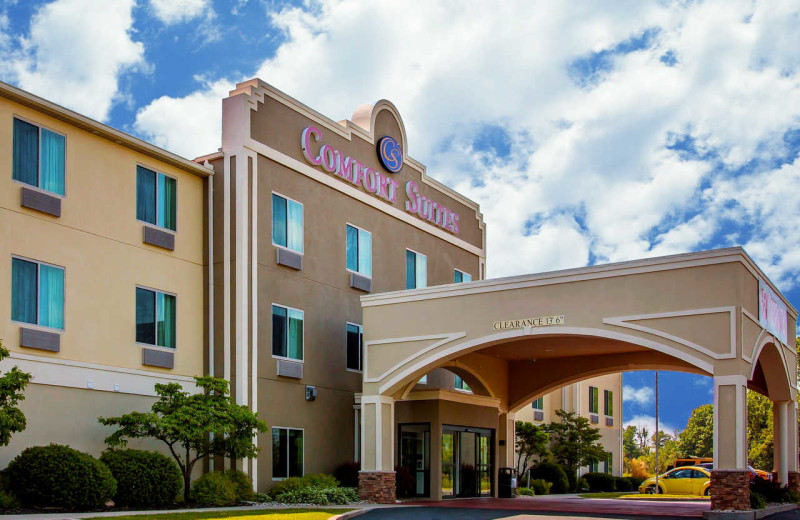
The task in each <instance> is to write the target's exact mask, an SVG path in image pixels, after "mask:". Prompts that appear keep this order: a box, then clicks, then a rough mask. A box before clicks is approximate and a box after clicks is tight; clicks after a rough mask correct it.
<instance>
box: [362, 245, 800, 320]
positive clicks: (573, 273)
mask: <svg viewBox="0 0 800 520" xmlns="http://www.w3.org/2000/svg"><path fill="white" fill-rule="evenodd" d="M726 259H727V260H726ZM703 261H707V263H708V264H711V263H721V262H720V261H728V262H735V261H741V262H742V263H744V264H746V265H747V266H748V267H749V268H750V269H751V270H752V271H753V272H754V274H755V276H756V277H758V278H761V279H762V280H763V281H764V282H765V283H766V284H767V285H769V287H770V288H771V289H772V290H773V291H775V294H777V295H778V297H779V298H781V300H782V301H783V302H784V303H785V304H786V307H787V309H788V310H789V312H790V313H791V314H792V315H794V316H795V318H796V317H797V314H798V313H797V309H796V308H795V307H794V306H793V305H792V304H791V303H790V302H789V300H787V299H786V297H785V296H784V295H783V294H782V293H781V292H780V291H779V290H778V288H777V287H776V286H775V285H774V284H773V283H772V281H771V280H770V279H769V278H768V277H767V276H766V275H765V274H764V272H763V271H762V270H761V268H759V267H758V265H756V263H755V262H754V261H753V259H752V258H750V255H748V254H747V252H746V251H745V250H744V248H742V247H739V246H737V247H729V248H723V249H711V250H708V251H699V252H695V253H680V254H676V255H668V256H659V257H651V258H643V259H638V260H628V261H625V262H614V263H609V264H598V265H592V266H587V267H576V268H571V269H563V270H559V271H547V272H543V273H532V274H525V275H516V276H507V277H503V278H490V279H488V280H477V281H472V282H466V283H453V284H447V285H438V286H434V287H426V288H424V289H410V290H403V291H394V292H386V293H380V294H369V295H364V296H362V297H361V303H362V306H363V307H371V306H378V305H389V304H393V303H400V302H402V301H406V300H408V299H409V298H413V299H432V298H439V297H447V296H455V295H459V296H460V295H465V294H472V293H481V292H486V291H487V290H504V289H511V288H517V287H524V286H525V285H527V284H531V285H534V284H535V285H541V284H551V283H563V282H568V281H571V280H569V279H570V278H574V277H577V276H582V275H596V276H597V277H608V278H610V277H614V276H621V275H625V274H630V273H628V272H627V271H630V270H634V271H635V270H642V269H646V268H648V267H655V266H669V265H670V264H675V266H676V267H680V265H681V264H688V263H698V262H699V264H700V265H702V264H703Z"/></svg>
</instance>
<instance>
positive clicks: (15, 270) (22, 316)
mask: <svg viewBox="0 0 800 520" xmlns="http://www.w3.org/2000/svg"><path fill="white" fill-rule="evenodd" d="M37 271H38V266H37V265H36V264H35V263H33V262H26V261H25V260H20V259H19V258H12V259H11V319H12V320H14V321H19V322H22V323H32V324H34V325H35V324H36V308H37Z"/></svg>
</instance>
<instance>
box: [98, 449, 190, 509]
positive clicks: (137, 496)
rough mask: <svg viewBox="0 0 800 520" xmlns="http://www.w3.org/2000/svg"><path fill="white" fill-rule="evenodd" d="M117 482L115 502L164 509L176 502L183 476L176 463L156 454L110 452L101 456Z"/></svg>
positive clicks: (139, 451)
mask: <svg viewBox="0 0 800 520" xmlns="http://www.w3.org/2000/svg"><path fill="white" fill-rule="evenodd" d="M100 462H102V463H103V464H105V465H106V466H107V467H108V469H109V470H111V474H112V475H114V478H115V479H116V481H117V492H116V493H115V494H114V503H115V504H116V505H118V506H124V507H128V506H130V507H145V508H146V507H161V506H167V505H170V504H172V503H173V502H175V498H176V497H177V496H178V494H179V493H180V491H181V489H182V488H183V476H182V475H181V471H180V469H178V465H177V464H175V461H174V460H173V459H172V458H170V457H167V456H166V455H162V454H161V453H157V452H155V451H142V450H129V449H126V450H107V451H105V452H104V453H103V454H102V455H101V456H100Z"/></svg>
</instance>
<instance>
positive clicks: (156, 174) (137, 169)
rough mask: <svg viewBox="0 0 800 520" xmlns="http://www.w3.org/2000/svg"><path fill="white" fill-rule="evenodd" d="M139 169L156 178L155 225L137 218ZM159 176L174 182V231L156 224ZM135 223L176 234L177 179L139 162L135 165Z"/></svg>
mask: <svg viewBox="0 0 800 520" xmlns="http://www.w3.org/2000/svg"><path fill="white" fill-rule="evenodd" d="M139 168H143V169H145V170H147V171H150V172H153V173H154V174H155V176H156V182H155V194H154V195H155V202H156V207H155V211H156V221H155V223H153V222H148V221H146V220H143V219H141V218H139ZM159 175H161V176H163V177H164V178H165V179H172V180H174V181H175V229H170V228H168V227H166V226H162V225H160V224H158V184H159V183H158V177H159ZM136 221H137V222H141V223H142V224H145V225H147V226H152V227H154V228H157V229H160V230H162V231H166V232H167V233H172V234H173V235H177V234H178V177H176V176H174V175H169V174H167V173H164V172H163V171H161V170H159V169H156V168H153V167H152V166H148V165H146V164H144V163H141V162H137V163H136Z"/></svg>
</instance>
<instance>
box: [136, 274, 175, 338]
mask: <svg viewBox="0 0 800 520" xmlns="http://www.w3.org/2000/svg"><path fill="white" fill-rule="evenodd" d="M139 289H141V290H143V291H150V292H152V293H155V305H154V308H153V311H154V312H155V319H156V322H155V323H156V330H155V334H156V342H155V343H144V342H142V341H139V339H138V338H137V336H136V313H137V308H136V296H137V291H138V290H139ZM159 293H161V294H163V295H165V296H172V297H173V298H175V346H174V347H165V346H163V345H159V344H158V294H159ZM133 295H134V296H133V337H134V344H136V345H138V346H140V347H147V348H153V349H157V350H163V351H164V352H176V351H177V350H178V295H177V293H173V292H169V291H162V290H161V289H155V288H153V287H148V286H146V285H141V284H136V285H135V289H134V291H133Z"/></svg>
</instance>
